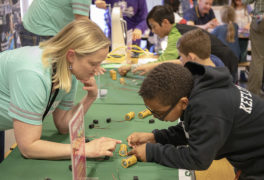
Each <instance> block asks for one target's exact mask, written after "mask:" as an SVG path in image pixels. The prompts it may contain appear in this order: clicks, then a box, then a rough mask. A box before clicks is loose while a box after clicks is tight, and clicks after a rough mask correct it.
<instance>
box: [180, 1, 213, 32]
mask: <svg viewBox="0 0 264 180" xmlns="http://www.w3.org/2000/svg"><path fill="white" fill-rule="evenodd" d="M212 4H213V0H200V1H199V2H198V5H195V6H194V7H193V8H191V9H189V10H187V11H185V12H184V15H183V18H184V19H185V20H186V21H187V24H188V25H192V26H194V25H196V26H198V27H200V28H202V29H205V30H208V29H213V28H215V27H216V26H217V25H218V22H217V19H216V18H215V14H214V11H213V9H212V8H211V7H212Z"/></svg>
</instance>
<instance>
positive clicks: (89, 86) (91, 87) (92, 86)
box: [81, 77, 98, 98]
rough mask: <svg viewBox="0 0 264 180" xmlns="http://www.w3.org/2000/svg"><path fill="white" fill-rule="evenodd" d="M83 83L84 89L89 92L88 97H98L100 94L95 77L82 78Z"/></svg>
mask: <svg viewBox="0 0 264 180" xmlns="http://www.w3.org/2000/svg"><path fill="white" fill-rule="evenodd" d="M81 82H82V83H83V85H84V86H83V90H86V91H87V92H88V97H91V98H96V97H97V94H98V89H97V85H96V81H95V79H94V77H91V78H90V79H89V80H87V81H85V80H81Z"/></svg>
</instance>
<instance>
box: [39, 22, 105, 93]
mask: <svg viewBox="0 0 264 180" xmlns="http://www.w3.org/2000/svg"><path fill="white" fill-rule="evenodd" d="M109 45H110V42H109V40H108V39H107V37H106V36H105V35H104V33H103V31H102V30H101V29H100V28H99V27H98V26H97V25H96V24H95V23H93V22H92V21H90V20H88V19H80V20H75V21H72V22H71V23H70V24H68V25H67V26H65V27H64V28H63V29H62V30H61V31H60V32H59V33H58V34H57V35H56V36H54V37H53V38H51V39H49V40H48V41H45V42H42V43H40V47H41V48H42V49H43V53H42V63H43V65H44V67H52V68H53V70H54V73H53V75H52V83H54V89H57V88H60V89H63V90H65V91H66V92H69V91H70V89H71V84H72V78H71V71H70V69H69V66H70V64H69V62H68V61H67V59H66V56H67V52H68V50H69V49H73V50H74V51H75V54H76V56H77V57H82V56H87V55H89V54H91V53H94V52H96V51H98V50H100V49H103V48H107V47H109Z"/></svg>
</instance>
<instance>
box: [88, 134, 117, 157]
mask: <svg viewBox="0 0 264 180" xmlns="http://www.w3.org/2000/svg"><path fill="white" fill-rule="evenodd" d="M121 143H122V141H120V140H116V139H112V138H108V137H101V138H99V139H94V140H92V141H90V142H88V143H86V144H85V154H86V157H89V158H96V157H101V156H113V151H114V150H115V148H116V145H117V144H121Z"/></svg>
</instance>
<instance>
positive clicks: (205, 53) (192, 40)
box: [177, 29, 211, 59]
mask: <svg viewBox="0 0 264 180" xmlns="http://www.w3.org/2000/svg"><path fill="white" fill-rule="evenodd" d="M177 48H178V50H179V51H180V52H181V53H183V54H184V55H186V56H187V55H188V54H189V53H194V54H196V55H197V56H198V57H199V58H200V59H207V58H209V57H210V54H211V40H210V37H209V35H208V34H207V33H206V32H204V30H202V29H194V30H191V31H189V32H187V33H185V34H183V36H182V37H181V38H180V39H179V40H178V42H177Z"/></svg>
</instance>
